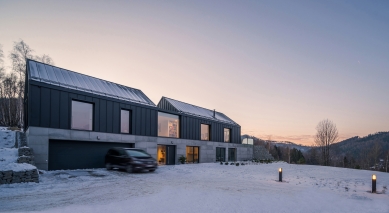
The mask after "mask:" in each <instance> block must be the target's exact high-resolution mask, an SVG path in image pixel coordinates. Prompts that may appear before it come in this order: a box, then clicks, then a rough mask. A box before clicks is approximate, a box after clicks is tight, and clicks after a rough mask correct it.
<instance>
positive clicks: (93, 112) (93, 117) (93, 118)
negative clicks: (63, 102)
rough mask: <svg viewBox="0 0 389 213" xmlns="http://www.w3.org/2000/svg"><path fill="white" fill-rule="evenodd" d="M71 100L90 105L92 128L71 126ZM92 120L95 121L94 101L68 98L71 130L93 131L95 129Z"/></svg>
mask: <svg viewBox="0 0 389 213" xmlns="http://www.w3.org/2000/svg"><path fill="white" fill-rule="evenodd" d="M73 101H75V102H80V103H84V104H90V105H92V125H91V126H92V128H91V129H76V128H73ZM94 121H95V103H94V102H88V101H84V100H79V99H73V98H72V99H70V129H71V130H81V131H94V130H95V122H94Z"/></svg>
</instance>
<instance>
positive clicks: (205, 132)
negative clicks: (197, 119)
mask: <svg viewBox="0 0 389 213" xmlns="http://www.w3.org/2000/svg"><path fill="white" fill-rule="evenodd" d="M201 140H203V141H209V125H206V124H201Z"/></svg>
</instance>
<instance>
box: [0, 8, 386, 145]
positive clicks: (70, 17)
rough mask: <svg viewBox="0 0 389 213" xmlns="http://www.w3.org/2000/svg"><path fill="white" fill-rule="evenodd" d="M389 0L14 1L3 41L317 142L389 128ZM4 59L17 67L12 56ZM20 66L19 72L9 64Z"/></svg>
mask: <svg viewBox="0 0 389 213" xmlns="http://www.w3.org/2000/svg"><path fill="white" fill-rule="evenodd" d="M388 11H389V1H386V0H384V1H354V0H352V1H346V0H344V1H343V0H342V1H339V0H334V1H312V0H307V1H297V0H296V1H288V0H284V1H273V0H272V1H270V0H269V1H257V0H255V1H216V0H215V1H83V2H79V1H61V2H59V1H55V2H53V1H5V0H0V44H1V45H2V46H3V51H4V53H5V55H6V56H7V57H8V53H9V51H10V50H11V48H12V44H13V42H14V41H18V40H19V39H23V40H24V41H25V42H26V43H27V44H28V45H30V46H31V47H32V48H33V49H34V50H35V54H38V55H41V54H48V55H50V56H51V57H52V58H53V60H54V64H55V65H56V66H59V67H62V68H66V69H69V70H73V71H76V72H80V73H84V74H87V75H91V76H94V77H98V78H101V79H105V80H109V81H112V82H116V83H120V84H123V85H126V86H130V87H134V88H138V89H141V90H142V91H143V92H144V93H145V94H146V95H147V96H148V97H149V98H151V100H152V101H153V102H154V103H155V104H157V103H158V101H159V100H160V98H161V97H162V96H166V97H170V98H173V99H176V100H181V101H184V102H187V103H191V104H194V105H198V106H202V107H205V108H208V109H216V110H217V111H220V112H223V113H224V114H226V115H227V116H229V117H230V118H232V119H233V120H234V121H236V122H237V123H239V124H240V125H241V127H242V134H249V135H254V136H257V137H260V138H263V139H268V138H269V137H270V136H271V138H272V139H273V140H287V141H292V142H295V143H301V144H307V145H310V144H311V143H312V142H313V136H314V134H315V132H316V130H315V127H316V125H317V123H318V122H319V121H321V120H323V119H327V118H328V119H330V120H332V121H333V122H334V123H336V125H337V127H338V130H339V133H340V136H341V137H340V139H341V140H342V139H345V138H348V137H352V136H366V135H367V134H370V133H375V132H378V131H389V94H388V91H389V12H388ZM5 65H6V66H8V67H9V66H10V63H9V60H8V58H6V59H5ZM8 70H10V69H8Z"/></svg>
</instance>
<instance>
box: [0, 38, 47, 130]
mask: <svg viewBox="0 0 389 213" xmlns="http://www.w3.org/2000/svg"><path fill="white" fill-rule="evenodd" d="M34 52H35V51H34V50H33V49H32V48H31V47H30V46H29V45H28V44H27V43H26V42H24V41H23V40H19V41H16V42H14V43H13V46H12V50H11V51H10V52H9V53H8V59H9V61H10V64H11V65H10V66H5V65H4V62H5V59H6V55H5V53H4V50H3V46H2V44H0V125H1V126H9V127H18V128H23V126H24V123H23V114H24V111H23V110H24V108H23V98H24V90H25V76H26V60H27V59H33V60H36V61H40V62H43V63H46V64H54V62H53V60H52V58H51V57H50V56H49V55H46V54H43V55H35V54H34Z"/></svg>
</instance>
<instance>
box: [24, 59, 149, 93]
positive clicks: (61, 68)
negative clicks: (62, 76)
mask: <svg viewBox="0 0 389 213" xmlns="http://www.w3.org/2000/svg"><path fill="white" fill-rule="evenodd" d="M27 60H28V61H34V62H36V63H40V64H44V65H47V66H51V67H56V68H58V69H62V70H66V71H68V72H73V73H77V74H80V75H84V76H88V77H90V78H95V79H99V80H101V81H105V82H109V83H112V84H117V85H120V86H123V87H126V88H130V89H134V90H139V91H141V92H142V90H140V89H137V88H134V87H129V86H126V85H123V84H119V83H115V82H112V81H107V80H104V79H101V78H97V77H94V76H90V75H86V74H83V73H79V72H76V71H73V70H68V69H65V68H62V67H57V66H54V65H51V64H46V63H43V62H40V61H36V60H34V59H27Z"/></svg>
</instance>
